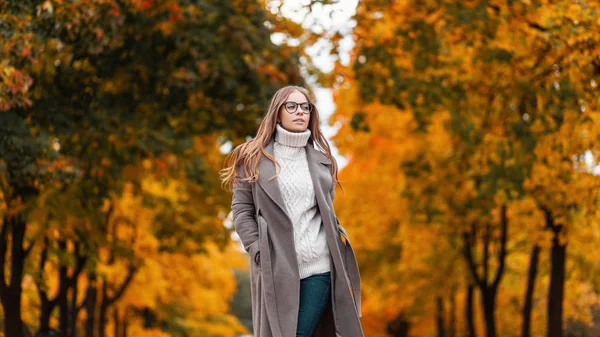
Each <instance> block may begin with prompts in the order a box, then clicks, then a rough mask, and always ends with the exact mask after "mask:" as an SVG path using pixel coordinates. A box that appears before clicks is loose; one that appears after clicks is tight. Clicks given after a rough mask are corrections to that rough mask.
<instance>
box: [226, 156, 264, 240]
mask: <svg viewBox="0 0 600 337" xmlns="http://www.w3.org/2000/svg"><path fill="white" fill-rule="evenodd" d="M237 172H238V177H239V179H240V180H239V182H238V183H236V184H235V185H234V186H233V198H232V200H231V211H232V213H233V226H234V227H235V232H236V233H237V235H238V236H239V237H240V239H241V240H242V244H243V245H244V249H245V250H246V251H247V252H250V245H251V244H253V243H254V242H256V241H257V240H258V224H257V223H256V218H255V217H254V212H255V207H254V196H253V194H252V186H250V183H249V182H247V181H242V180H241V179H243V178H244V169H243V165H240V166H239V167H238V171H237Z"/></svg>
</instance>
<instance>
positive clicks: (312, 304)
mask: <svg viewBox="0 0 600 337" xmlns="http://www.w3.org/2000/svg"><path fill="white" fill-rule="evenodd" d="M330 296H331V280H330V275H329V272H325V273H322V274H315V275H311V276H309V277H306V278H303V279H302V280H300V310H299V311H298V329H297V330H296V337H311V336H312V334H313V332H314V331H315V329H316V327H317V324H318V323H319V320H320V319H321V316H322V315H323V312H324V311H325V308H326V307H327V304H329V298H330Z"/></svg>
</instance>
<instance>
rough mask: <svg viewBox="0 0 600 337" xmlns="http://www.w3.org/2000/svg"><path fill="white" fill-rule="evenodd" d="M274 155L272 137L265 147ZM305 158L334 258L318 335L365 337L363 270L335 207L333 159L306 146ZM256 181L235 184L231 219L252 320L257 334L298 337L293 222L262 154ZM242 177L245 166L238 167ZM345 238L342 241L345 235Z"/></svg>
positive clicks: (310, 143)
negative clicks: (243, 255) (246, 266)
mask: <svg viewBox="0 0 600 337" xmlns="http://www.w3.org/2000/svg"><path fill="white" fill-rule="evenodd" d="M265 150H266V151H267V152H269V153H270V154H271V155H273V137H271V140H270V141H269V143H268V144H267V146H266V147H265ZM306 158H307V160H308V167H309V171H310V175H311V177H312V181H313V186H314V189H315V195H316V198H317V204H318V207H319V211H320V214H321V218H322V220H323V225H324V226H325V233H326V236H327V245H328V246H329V252H330V256H331V290H332V291H331V301H330V305H329V306H328V307H327V309H326V310H325V313H324V314H323V317H322V319H321V321H320V322H319V325H318V326H317V330H316V331H315V333H314V335H313V336H314V337H335V336H336V334H337V335H338V336H341V337H362V336H364V333H363V330H362V326H361V323H360V318H359V317H362V313H361V300H360V289H361V288H360V274H359V271H358V264H357V263H356V258H355V255H354V251H353V250H352V247H351V245H350V241H349V240H348V236H347V235H346V231H345V230H344V228H343V227H342V226H341V225H340V224H339V221H338V219H337V217H336V215H335V211H334V209H333V198H334V196H335V188H334V186H333V183H332V178H331V174H330V170H331V161H330V160H329V159H328V158H327V156H325V154H323V153H322V152H321V151H319V150H317V149H315V148H314V143H313V141H312V138H311V139H309V140H308V143H307V145H306ZM258 167H259V170H260V174H259V179H258V183H248V182H241V183H239V184H236V185H235V186H234V188H233V200H232V205H231V207H232V211H233V223H234V226H235V230H236V232H237V234H238V235H239V237H240V239H241V240H242V243H243V245H244V248H245V249H246V251H247V252H248V253H249V254H250V270H251V286H252V287H251V290H252V291H251V294H252V322H253V325H254V336H256V337H295V336H296V328H297V324H298V308H299V301H300V297H299V296H300V276H299V273H298V263H297V260H296V252H295V248H294V238H293V235H294V234H293V230H292V222H291V220H290V218H289V216H288V215H287V213H286V211H285V204H284V201H283V197H282V196H281V192H280V190H279V186H278V183H277V179H278V178H276V179H272V180H271V181H268V178H270V177H272V176H273V175H275V173H276V171H275V164H274V163H273V162H271V161H270V160H269V159H268V158H266V157H265V156H264V155H263V156H262V158H261V160H260V162H259V166H258ZM238 168H239V169H240V170H239V171H238V176H239V177H242V178H243V177H244V173H243V167H242V166H239V167H238ZM342 237H343V238H344V240H343V239H342Z"/></svg>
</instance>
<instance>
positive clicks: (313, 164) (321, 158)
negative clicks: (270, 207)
mask: <svg viewBox="0 0 600 337" xmlns="http://www.w3.org/2000/svg"><path fill="white" fill-rule="evenodd" d="M273 147H274V137H271V139H270V140H269V142H268V143H267V145H266V146H265V151H266V152H268V153H269V154H270V155H271V156H274V151H273ZM305 149H306V160H307V162H308V168H309V171H310V175H311V179H312V181H313V186H314V188H315V193H316V192H317V191H321V190H322V188H323V186H321V182H320V179H318V176H317V174H318V172H319V170H321V169H323V168H325V167H326V168H327V169H328V171H329V165H331V160H329V158H327V156H326V155H325V154H324V153H323V152H321V151H319V150H317V149H316V148H315V147H314V142H313V139H312V137H311V138H309V139H308V142H306V146H305ZM322 164H324V165H326V166H323V165H322ZM258 169H259V177H258V184H259V185H260V186H261V187H262V188H263V189H264V190H265V192H266V193H267V195H268V196H269V197H270V198H271V199H272V200H273V202H275V204H277V205H278V206H279V208H280V209H281V211H283V212H284V213H286V214H287V212H286V209H285V203H284V201H283V197H282V195H281V190H280V189H279V184H278V181H277V178H273V179H271V180H269V179H270V178H271V177H273V176H274V175H275V174H276V173H277V172H276V166H275V163H273V162H272V161H271V160H270V159H269V158H267V157H266V156H264V155H262V157H261V159H260V162H259V163H258ZM321 192H322V191H321Z"/></svg>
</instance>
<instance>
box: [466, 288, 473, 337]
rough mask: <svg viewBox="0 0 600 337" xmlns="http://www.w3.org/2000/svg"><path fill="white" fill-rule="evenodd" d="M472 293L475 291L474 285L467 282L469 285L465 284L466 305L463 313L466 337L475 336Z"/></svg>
mask: <svg viewBox="0 0 600 337" xmlns="http://www.w3.org/2000/svg"><path fill="white" fill-rule="evenodd" d="M474 293H475V286H473V284H471V283H469V285H468V286H467V298H466V301H467V303H466V305H465V315H466V316H467V317H466V321H467V331H466V337H475V321H474V311H473V301H474V298H473V297H474Z"/></svg>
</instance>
